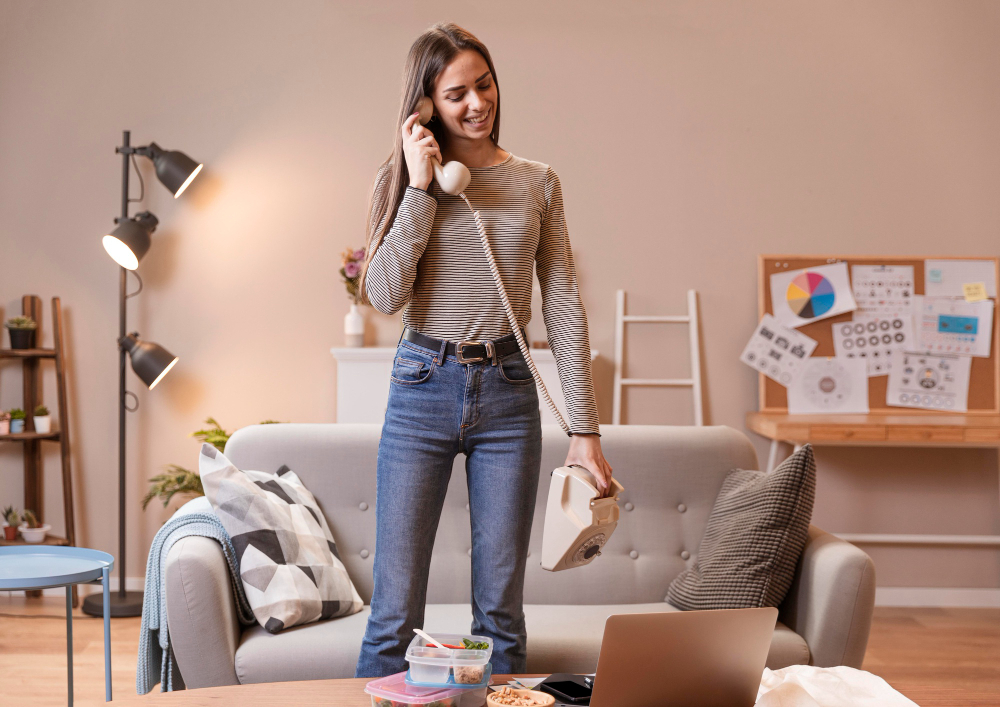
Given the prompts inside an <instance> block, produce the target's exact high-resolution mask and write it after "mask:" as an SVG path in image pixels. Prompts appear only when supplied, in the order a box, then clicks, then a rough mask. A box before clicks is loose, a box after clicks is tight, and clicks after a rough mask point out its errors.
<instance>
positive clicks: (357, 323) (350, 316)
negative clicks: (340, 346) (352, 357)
mask: <svg viewBox="0 0 1000 707" xmlns="http://www.w3.org/2000/svg"><path fill="white" fill-rule="evenodd" d="M364 345H365V318H364V316H363V315H362V314H361V310H360V309H358V305H356V304H351V311H349V312H348V313H347V314H345V315H344V346H355V347H357V346H364Z"/></svg>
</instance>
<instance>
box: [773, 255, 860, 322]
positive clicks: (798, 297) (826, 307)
mask: <svg viewBox="0 0 1000 707" xmlns="http://www.w3.org/2000/svg"><path fill="white" fill-rule="evenodd" d="M857 308H858V305H857V304H856V303H855V302H854V294H853V293H852V292H851V279H850V276H849V275H848V274H847V263H833V264H831V265H817V266H816V267H812V268H803V269H801V270H789V271H788V272H780V273H775V274H773V275H771V310H772V311H773V312H774V318H775V319H777V320H778V321H779V322H781V323H782V324H784V325H785V326H789V327H800V326H802V325H803V324H808V323H809V322H815V321H818V320H820V319H826V318H827V317H834V316H836V315H838V314H843V313H844V312H852V311H854V310H855V309H857Z"/></svg>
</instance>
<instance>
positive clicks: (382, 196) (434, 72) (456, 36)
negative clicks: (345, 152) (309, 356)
mask: <svg viewBox="0 0 1000 707" xmlns="http://www.w3.org/2000/svg"><path fill="white" fill-rule="evenodd" d="M466 49H474V50H475V51H477V52H479V53H480V54H481V55H482V57H483V59H485V60H486V65H487V66H489V68H490V74H492V75H493V82H494V83H495V84H496V87H497V103H496V114H495V116H494V118H493V130H492V131H491V132H490V138H491V139H492V140H493V144H495V145H497V144H499V142H500V82H499V81H498V80H497V72H496V69H495V68H493V59H491V58H490V52H489V50H488V49H487V48H486V45H484V44H483V43H482V42H480V41H479V40H478V39H476V37H475V36H474V35H473V34H472V33H471V32H469V31H468V30H465V29H462V28H461V27H459V26H458V25H456V24H454V23H453V22H442V23H439V24H436V25H434V26H433V27H431V28H430V29H428V30H427V31H426V32H424V33H423V34H421V35H420V36H419V37H417V40H416V41H415V42H414V43H413V46H411V47H410V53H409V55H408V56H407V57H406V66H405V67H404V68H403V85H402V90H401V91H400V101H399V116H398V117H397V118H396V137H395V139H394V141H393V148H392V153H391V154H390V155H389V156H388V157H387V158H386V160H385V161H384V162H383V163H382V165H381V167H380V168H379V171H378V173H377V175H376V177H375V182H374V183H373V184H372V190H371V193H370V194H369V197H368V226H367V229H366V232H365V262H364V265H363V267H362V268H361V279H360V280H359V281H358V291H359V294H360V295H361V302H362V303H364V304H371V302H369V300H368V293H367V291H366V290H367V287H366V281H367V279H368V264H369V263H371V260H372V257H374V255H375V251H376V250H377V249H378V247H379V245H381V243H382V238H383V236H384V235H385V232H386V231H388V230H389V228H390V227H391V226H392V222H393V221H394V220H395V219H396V212H397V211H398V210H399V202H401V201H402V200H403V194H404V193H406V186H407V185H408V184H409V183H410V172H409V170H408V169H407V167H406V159H405V158H404V157H403V134H402V131H403V123H404V122H405V121H406V119H407V118H409V117H410V116H411V115H412V114H413V113H414V111H416V108H417V102H418V101H419V100H420V99H421V98H422V97H423V96H433V94H434V83H435V81H437V77H438V75H439V74H440V73H441V72H442V71H444V69H445V67H447V66H448V64H450V63H451V62H452V60H454V58H455V56H456V55H458V53H459V52H461V51H463V50H466ZM425 127H426V128H428V129H429V130H430V131H431V132H432V133H434V139H435V140H437V143H438V145H439V146H441V147H442V149H443V148H444V145H445V143H446V141H447V138H448V131H447V130H446V129H445V128H444V126H443V125H442V124H441V121H439V120H437V121H433V122H430V123H428V124H427V125H426V126H425Z"/></svg>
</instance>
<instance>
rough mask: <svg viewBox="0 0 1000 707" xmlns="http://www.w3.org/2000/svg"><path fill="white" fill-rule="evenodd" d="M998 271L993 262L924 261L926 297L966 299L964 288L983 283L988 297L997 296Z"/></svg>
mask: <svg viewBox="0 0 1000 707" xmlns="http://www.w3.org/2000/svg"><path fill="white" fill-rule="evenodd" d="M996 275H997V271H996V265H995V264H994V262H993V261H992V260H934V259H928V260H925V261H924V295H925V296H926V297H964V296H965V292H964V291H963V289H962V286H963V285H964V284H966V283H968V282H982V283H983V284H984V285H985V286H986V296H987V297H996V296H997V277H996Z"/></svg>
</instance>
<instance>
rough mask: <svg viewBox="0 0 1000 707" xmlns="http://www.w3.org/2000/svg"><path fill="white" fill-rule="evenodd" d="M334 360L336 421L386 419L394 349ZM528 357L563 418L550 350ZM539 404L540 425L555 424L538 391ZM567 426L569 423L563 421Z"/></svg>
mask: <svg viewBox="0 0 1000 707" xmlns="http://www.w3.org/2000/svg"><path fill="white" fill-rule="evenodd" d="M330 353H332V354H333V357H334V359H336V361H337V422H377V423H379V424H381V423H382V422H383V421H384V420H385V406H386V401H387V400H388V399H389V375H390V374H391V373H392V360H393V356H395V354H396V347H394V346H392V347H390V346H363V347H360V348H332V349H330ZM531 358H532V359H534V361H535V366H536V367H537V368H538V372H539V373H540V374H541V376H542V380H543V381H545V387H546V388H547V389H548V391H549V395H551V396H552V400H553V402H555V404H556V407H558V408H559V412H560V413H561V414H562V415H564V416H565V415H566V403H565V402H564V400H563V393H562V387H561V386H560V384H559V373H558V371H557V370H556V360H555V357H554V356H553V355H552V350H551V349H531ZM595 358H597V350H596V349H591V350H590V360H591V361H593V360H594V359H595ZM538 402H539V406H540V408H541V412H542V424H557V423H556V419H555V417H554V416H553V415H552V412H551V411H550V410H549V406H548V405H546V404H545V400H544V398H543V397H542V395H541V393H540V392H539V395H538ZM566 422H567V424H568V423H569V420H568V419H567V420H566Z"/></svg>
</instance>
